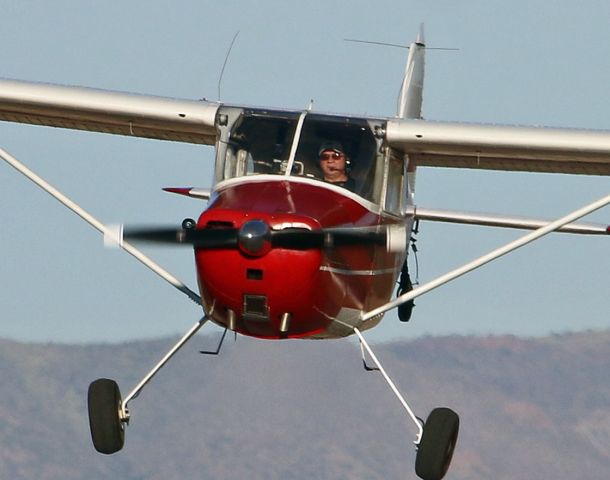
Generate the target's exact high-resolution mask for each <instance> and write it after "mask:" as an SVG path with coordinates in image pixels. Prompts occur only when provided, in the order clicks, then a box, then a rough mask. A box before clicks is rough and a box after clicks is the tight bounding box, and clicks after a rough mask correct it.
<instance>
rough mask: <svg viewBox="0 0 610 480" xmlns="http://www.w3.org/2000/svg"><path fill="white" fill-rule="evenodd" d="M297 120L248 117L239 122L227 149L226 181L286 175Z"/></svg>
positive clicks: (253, 115)
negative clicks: (253, 176) (248, 176)
mask: <svg viewBox="0 0 610 480" xmlns="http://www.w3.org/2000/svg"><path fill="white" fill-rule="evenodd" d="M296 123H297V117H296V116H295V115H292V118H283V117H279V116H278V117H275V116H268V115H257V114H244V115H242V116H241V117H240V118H239V119H238V120H237V122H236V124H235V126H234V127H233V130H232V132H231V136H230V139H229V142H228V144H227V148H226V153H225V155H226V158H225V162H224V175H223V178H225V179H226V178H233V177H239V176H242V175H254V174H261V173H266V174H278V175H281V174H284V173H285V172H286V167H287V165H288V155H289V153H290V147H291V145H292V140H293V138H294V133H295V129H296Z"/></svg>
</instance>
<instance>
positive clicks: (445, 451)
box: [415, 408, 460, 480]
mask: <svg viewBox="0 0 610 480" xmlns="http://www.w3.org/2000/svg"><path fill="white" fill-rule="evenodd" d="M459 428H460V418H459V417H458V414H457V413H455V412H454V411H453V410H451V409H449V408H435V409H434V410H432V412H430V415H429V416H428V419H427V420H426V423H425V424H424V433H423V435H422V438H421V441H420V442H419V446H418V449H417V457H416V459H415V473H416V474H417V476H418V477H420V478H423V479H424V480H441V479H442V478H443V477H444V476H445V474H446V473H447V470H449V464H450V463H451V458H452V457H453V451H454V450H455V445H456V443H457V437H458V431H459Z"/></svg>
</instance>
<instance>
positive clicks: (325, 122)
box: [295, 114, 383, 202]
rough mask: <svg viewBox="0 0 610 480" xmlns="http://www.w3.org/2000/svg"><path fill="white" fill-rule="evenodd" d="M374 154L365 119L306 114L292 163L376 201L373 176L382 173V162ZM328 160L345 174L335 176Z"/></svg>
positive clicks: (305, 174)
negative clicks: (343, 170) (379, 166)
mask: <svg viewBox="0 0 610 480" xmlns="http://www.w3.org/2000/svg"><path fill="white" fill-rule="evenodd" d="M377 157H378V148H377V142H376V140H375V136H374V135H373V132H372V130H371V127H370V125H369V124H368V122H366V121H364V120H360V119H354V118H348V117H334V116H333V117H330V116H323V115H316V114H309V115H307V116H306V117H305V121H304V123H303V129H302V131H301V137H300V140H299V147H298V150H297V153H296V158H295V165H302V167H301V168H302V169H303V172H302V173H301V175H304V176H306V177H310V178H315V179H318V180H321V181H325V182H327V183H335V184H336V185H339V186H342V187H344V188H348V189H350V190H352V191H353V192H354V193H357V194H358V195H361V196H362V197H364V198H366V199H368V200H372V201H374V202H377V201H378V193H376V190H379V188H376V187H377V186H376V182H375V178H376V177H380V176H383V169H382V168H381V170H380V172H377V164H380V165H381V164H382V162H381V159H380V158H377ZM378 160H380V161H379V162H378ZM329 164H330V165H331V166H332V168H335V169H340V168H344V169H345V175H344V176H338V175H337V172H336V170H335V171H333V170H332V168H329ZM378 173H379V174H378Z"/></svg>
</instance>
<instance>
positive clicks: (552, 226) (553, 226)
mask: <svg viewBox="0 0 610 480" xmlns="http://www.w3.org/2000/svg"><path fill="white" fill-rule="evenodd" d="M608 204H610V195H607V196H605V197H603V198H600V199H599V200H597V201H595V202H593V203H590V204H589V205H586V206H584V207H582V208H579V209H578V210H575V211H574V212H572V213H570V214H568V215H566V216H564V217H561V218H559V219H557V220H555V221H554V222H551V223H549V224H547V225H544V226H542V227H540V228H538V229H536V230H534V231H533V232H530V233H528V234H527V235H524V236H522V237H520V238H518V239H517V240H515V241H513V242H510V243H507V244H506V245H504V246H502V247H500V248H498V249H496V250H494V251H492V252H490V253H488V254H487V255H483V256H482V257H479V258H477V259H475V260H473V261H472V262H470V263H467V264H465V265H463V266H462V267H460V268H456V269H455V270H452V271H451V272H448V273H446V274H444V275H441V276H440V277H437V278H436V279H434V280H432V281H430V282H428V283H426V284H424V285H422V286H420V287H417V288H415V289H413V290H411V291H410V292H407V293H405V294H403V295H401V296H399V297H398V298H396V299H395V300H393V301H391V302H388V303H386V304H385V305H382V306H381V307H378V308H375V309H374V310H371V311H370V312H367V313H366V314H364V315H363V316H362V317H361V318H360V320H361V321H362V322H364V321H366V320H370V319H371V318H373V317H376V316H378V315H381V314H383V313H385V312H387V311H388V310H391V309H392V308H395V307H398V306H399V305H402V304H403V303H405V302H408V301H409V300H412V299H414V298H417V297H419V296H421V295H423V294H424V293H427V292H429V291H430V290H434V289H435V288H438V287H440V286H441V285H444V284H446V283H449V282H451V281H452V280H455V279H456V278H458V277H461V276H462V275H465V274H466V273H469V272H471V271H473V270H476V269H477V268H479V267H482V266H483V265H485V264H487V263H489V262H491V261H493V260H496V259H497V258H500V257H502V256H504V255H506V254H508V253H510V252H512V251H514V250H517V249H518V248H520V247H523V246H524V245H527V244H528V243H531V242H533V241H535V240H538V239H539V238H541V237H543V236H544V235H547V234H549V233H551V232H553V231H555V230H558V229H560V228H561V227H563V226H564V225H567V224H568V223H571V222H574V221H576V220H578V219H580V218H582V217H584V216H585V215H588V214H590V213H591V212H594V211H595V210H599V209H600V208H602V207H605V206H606V205H608Z"/></svg>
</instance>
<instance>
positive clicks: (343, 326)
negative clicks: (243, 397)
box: [195, 175, 410, 339]
mask: <svg viewBox="0 0 610 480" xmlns="http://www.w3.org/2000/svg"><path fill="white" fill-rule="evenodd" d="M255 219H256V220H262V221H264V222H265V223H266V224H267V225H268V226H269V227H270V229H272V230H281V229H284V228H303V229H308V230H316V229H320V228H328V227H350V226H374V225H382V224H388V223H390V224H391V223H402V222H404V219H403V218H400V217H397V216H394V215H388V214H383V213H380V212H379V209H378V208H376V207H375V205H373V204H371V203H370V202H368V201H366V200H364V199H363V198H361V197H359V196H358V195H356V194H354V193H352V192H349V191H347V190H346V189H344V188H341V187H336V186H333V185H329V184H324V183H322V182H319V181H316V180H310V179H307V178H299V177H290V176H288V177H282V176H275V175H260V176H256V177H242V178H235V179H231V180H227V181H224V182H220V183H219V184H218V185H217V186H216V189H215V192H214V195H213V197H212V199H211V201H210V205H209V207H208V209H207V210H206V211H204V212H203V213H202V214H201V216H200V217H199V220H198V222H197V228H198V229H204V228H240V227H241V226H242V225H243V224H244V223H245V222H247V221H250V220H255ZM409 231H410V229H409ZM195 257H196V264H197V273H198V278H199V286H200V291H201V295H202V298H203V299H204V305H205V308H206V310H207V311H208V312H209V314H210V316H211V318H212V319H213V320H214V321H215V322H216V323H218V324H220V325H222V326H226V327H228V328H230V329H231V330H234V331H236V332H239V333H242V334H245V335H250V336H255V337H260V338H270V339H278V338H333V337H342V336H346V335H349V334H351V333H352V327H354V326H358V327H359V328H363V329H365V328H370V327H371V326H373V325H375V324H376V323H378V321H379V320H380V318H377V319H374V320H371V321H369V322H368V323H367V324H364V325H363V324H362V323H361V322H360V320H359V318H360V315H361V313H362V312H363V311H364V312H365V311H368V310H371V309H372V308H375V307H377V306H380V305H382V304H383V303H385V302H387V301H388V299H389V298H390V297H391V295H392V291H393V289H394V285H395V281H396V277H397V275H398V273H399V271H400V268H401V266H402V263H403V261H404V258H405V253H404V252H388V251H387V249H386V248H385V246H377V245H365V246H363V245H353V246H340V247H332V248H309V249H303V250H298V249H285V248H273V249H271V250H269V251H268V252H266V253H264V254H263V255H260V256H253V255H248V254H247V253H246V252H244V251H242V250H240V249H238V248H228V249H218V250H203V249H201V250H196V251H195Z"/></svg>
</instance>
